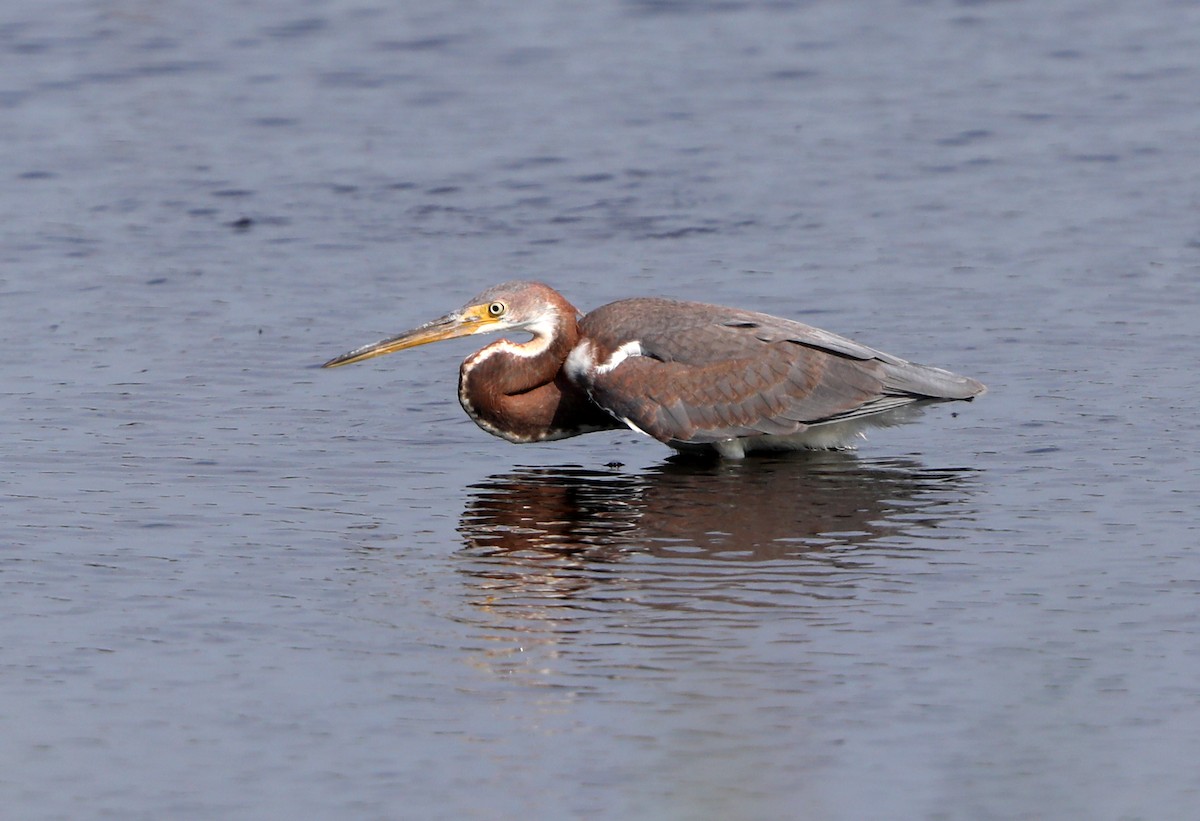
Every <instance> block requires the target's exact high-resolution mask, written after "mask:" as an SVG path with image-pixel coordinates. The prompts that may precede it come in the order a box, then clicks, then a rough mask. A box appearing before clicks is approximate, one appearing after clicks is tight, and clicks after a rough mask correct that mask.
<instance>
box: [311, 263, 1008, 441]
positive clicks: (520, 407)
mask: <svg viewBox="0 0 1200 821" xmlns="http://www.w3.org/2000/svg"><path fill="white" fill-rule="evenodd" d="M503 330H522V331H526V332H528V333H531V334H532V335H533V338H532V339H531V340H530V341H528V342H525V343H522V344H519V343H514V342H511V341H508V340H503V339H502V340H500V341H497V342H494V343H492V344H491V345H488V346H487V347H485V348H483V349H481V350H479V351H477V352H476V353H474V354H472V355H471V356H469V357H467V359H466V360H465V361H464V362H463V364H462V368H461V370H460V373H459V400H460V402H461V403H462V406H463V408H464V409H465V410H466V412H467V413H468V415H470V416H471V418H472V419H474V420H475V422H476V423H477V424H478V425H479V426H480V427H481V428H483V429H484V430H486V431H488V432H489V433H493V434H495V435H497V436H501V437H503V438H505V439H508V440H509V441H513V442H534V441H544V440H549V439H562V438H566V437H568V436H576V435H578V434H581V433H587V432H590V431H596V430H606V429H612V428H621V427H626V426H628V427H629V428H632V429H634V430H637V431H640V432H642V433H645V434H647V435H649V436H652V437H654V438H655V439H658V440H659V441H661V442H663V443H665V444H667V445H670V446H671V447H674V448H677V449H680V450H688V449H709V450H715V451H717V452H718V453H720V454H721V455H723V456H729V457H735V458H736V457H740V456H743V455H744V454H745V453H746V452H748V451H752V450H781V449H793V448H813V447H818V448H819V447H842V446H845V445H846V444H848V443H849V442H850V441H852V440H853V438H854V437H855V436H857V435H860V434H861V432H862V430H863V428H865V427H868V426H871V425H887V424H895V423H897V422H900V421H905V418H904V416H905V412H906V411H908V410H911V409H913V408H917V407H920V406H921V405H925V404H929V403H931V402H941V401H950V400H969V399H972V398H973V397H975V396H977V395H979V394H981V393H983V391H984V386H983V385H982V384H981V383H979V382H977V381H975V380H974V379H970V378H968V377H965V376H959V375H957V374H953V373H950V372H949V371H945V370H942V369H940V368H933V367H930V366H927V365H919V364H916V363H913V362H908V361H905V360H903V359H900V358H898V357H895V356H891V355H889V354H885V353H883V352H881V351H877V350H874V349H873V348H868V347H866V346H865V345H860V344H858V343H857V342H854V341H852V340H849V339H846V338H845V337H841V336H838V335H836V334H832V333H829V332H828V331H822V330H820V329H819V328H813V327H811V326H809V325H805V324H803V323H800V322H795V321H793V320H788V319H781V318H779V317H774V316H770V315H768V314H760V313H755V312H752V311H743V310H739V309H736V308H724V307H721V306H716V305H705V304H702V303H697V302H678V301H674V300H667V299H626V300H621V301H618V302H613V303H610V304H608V305H604V306H602V307H600V308H597V309H596V310H595V311H592V312H591V313H589V314H587V315H586V316H583V317H580V314H579V312H578V311H577V310H576V309H575V307H574V306H573V305H571V304H570V303H569V302H567V301H566V299H564V298H563V297H562V295H561V294H559V293H558V292H557V291H555V290H554V289H552V288H550V287H549V286H547V285H543V284H541V283H537V282H508V283H505V284H503V285H498V286H496V287H494V288H490V289H488V290H486V291H484V292H483V293H482V294H480V295H479V296H477V297H476V298H475V299H473V300H471V301H470V302H468V303H467V305H466V306H464V307H463V308H462V309H460V310H458V311H455V312H452V313H450V314H447V315H446V316H444V317H441V318H440V319H437V320H434V321H433V322H430V323H427V324H426V325H422V326H421V327H419V328H416V329H414V330H412V331H408V332H406V333H404V334H400V335H399V336H396V337H391V338H389V339H385V340H382V341H380V342H377V343H374V344H372V345H367V346H365V347H363V348H359V349H357V350H354V351H351V352H350V353H348V354H345V355H343V356H340V357H337V358H335V359H333V360H330V361H329V362H327V363H326V367H332V366H337V365H344V364H347V363H349V362H357V361H361V360H363V359H367V358H370V357H373V356H379V355H382V354H385V353H390V352H392V351H397V350H402V349H404V348H410V347H414V346H416V345H422V344H425V343H428V342H434V341H437V340H439V339H449V338H452V337H456V336H465V335H469V334H476V333H487V332H492V331H503Z"/></svg>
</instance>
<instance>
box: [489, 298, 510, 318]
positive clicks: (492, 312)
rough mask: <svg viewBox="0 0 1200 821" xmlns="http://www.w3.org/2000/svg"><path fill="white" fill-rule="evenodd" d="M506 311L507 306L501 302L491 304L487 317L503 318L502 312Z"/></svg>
mask: <svg viewBox="0 0 1200 821" xmlns="http://www.w3.org/2000/svg"><path fill="white" fill-rule="evenodd" d="M507 310H508V306H507V305H505V304H504V303H503V302H493V303H492V304H491V305H489V306H488V316H490V317H492V318H493V319H495V318H498V317H502V316H504V312H505V311H507Z"/></svg>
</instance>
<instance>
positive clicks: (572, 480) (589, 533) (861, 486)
mask: <svg viewBox="0 0 1200 821" xmlns="http://www.w3.org/2000/svg"><path fill="white" fill-rule="evenodd" d="M967 475H968V472H967V471H965V470H961V469H943V470H934V469H929V468H925V467H922V466H921V465H919V464H917V463H915V462H913V461H910V460H903V459H882V460H862V459H859V458H858V457H856V456H855V455H853V454H850V453H844V452H823V453H813V454H811V455H809V456H808V457H807V458H804V459H795V458H793V459H783V458H766V459H761V460H754V461H751V462H739V463H729V462H724V463H722V462H714V463H711V464H709V465H703V466H702V465H697V464H695V463H687V464H686V465H680V464H678V463H675V462H667V463H665V464H663V465H659V466H656V467H654V468H652V469H651V470H648V471H646V472H644V473H639V474H625V473H614V472H604V471H595V470H585V469H582V468H571V467H558V468H523V469H520V470H516V471H513V472H512V473H507V474H503V475H499V476H495V477H492V478H491V479H489V480H487V481H485V482H481V483H479V484H477V485H475V486H473V489H472V498H471V500H470V502H469V503H468V504H467V507H466V509H465V510H464V511H463V514H462V518H461V521H460V525H459V529H460V532H461V533H462V535H463V537H464V538H465V540H466V542H467V547H468V550H469V551H470V552H471V553H472V554H474V555H476V556H480V557H498V558H503V557H507V558H510V559H513V560H517V561H520V560H522V559H524V558H535V557H537V556H546V555H552V556H559V557H568V556H573V557H575V558H576V559H581V560H584V561H600V562H603V561H614V560H619V559H620V558H621V557H622V556H625V555H628V554H630V553H638V554H649V555H651V556H654V557H661V558H691V559H696V558H705V559H717V560H729V561H767V560H778V559H789V558H797V557H804V558H805V559H808V560H815V561H825V562H834V563H836V562H840V561H845V562H850V563H853V562H854V558H853V551H847V549H846V548H854V547H860V546H862V545H866V544H869V543H872V542H877V541H880V540H882V539H885V538H886V537H889V536H894V537H897V538H898V539H899V538H903V537H904V536H905V535H906V534H908V533H910V532H915V531H918V530H921V529H927V528H932V527H936V526H937V524H938V521H939V519H940V518H941V517H940V516H939V512H940V510H941V509H942V508H945V507H947V506H951V505H955V504H956V503H958V502H960V501H961V496H962V488H961V484H962V482H963V480H964V479H965V478H966V477H967ZM955 512H956V513H958V514H959V515H961V510H957V511H955ZM947 514H950V511H947ZM950 515H953V514H950Z"/></svg>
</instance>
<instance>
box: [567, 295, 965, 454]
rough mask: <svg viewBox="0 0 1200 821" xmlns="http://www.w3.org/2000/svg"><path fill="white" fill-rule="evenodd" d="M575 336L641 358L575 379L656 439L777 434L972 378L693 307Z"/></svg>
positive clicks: (795, 328)
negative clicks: (631, 345)
mask: <svg viewBox="0 0 1200 821" xmlns="http://www.w3.org/2000/svg"><path fill="white" fill-rule="evenodd" d="M581 330H582V331H583V332H584V336H585V338H587V339H590V340H592V342H593V344H594V345H595V346H596V348H597V350H598V351H600V352H604V351H615V350H617V349H618V348H619V347H620V346H622V345H628V343H630V342H637V343H638V345H637V348H636V350H638V351H639V352H640V355H636V356H625V357H624V358H621V359H620V360H619V361H616V360H609V362H608V364H609V365H610V367H603V365H605V363H604V362H597V363H596V364H597V365H599V366H600V367H594V368H592V369H590V370H589V371H588V372H586V373H583V374H581V375H580V377H579V378H580V381H581V382H582V383H584V384H583V386H584V387H585V388H586V389H587V390H588V392H589V394H590V395H591V396H592V399H593V400H594V401H595V402H596V403H597V404H598V405H600V406H601V407H602V408H604V409H605V410H607V411H608V412H609V413H611V414H613V415H614V416H616V417H617V418H618V419H622V420H624V421H625V422H626V423H627V424H629V425H631V426H633V427H635V428H637V429H639V430H641V431H643V432H645V433H647V434H649V435H651V436H653V437H655V438H656V439H659V440H661V441H664V442H665V441H671V440H674V441H680V442H713V441H718V440H721V439H730V438H735V437H742V436H754V435H758V434H784V435H786V434H791V433H797V432H799V431H802V430H805V429H806V428H807V427H809V426H812V425H817V424H823V423H828V422H833V421H838V420H842V419H851V418H856V417H861V416H869V415H873V414H877V413H882V412H884V411H887V410H891V409H894V408H897V407H900V406H903V405H907V404H911V403H913V402H916V401H920V400H922V399H935V398H966V397H967V396H970V395H974V393H977V392H978V390H974V391H969V388H970V386H969V385H968V384H966V383H971V384H973V385H976V386H978V383H975V382H974V381H973V380H966V379H965V377H958V376H956V375H954V374H951V373H949V372H948V371H942V370H940V369H936V368H926V367H925V366H922V365H916V364H914V363H909V362H905V361H904V360H902V359H898V358H896V357H893V356H890V355H888V354H884V353H882V352H880V351H876V350H874V349H872V348H868V347H866V346H865V345H860V344H858V343H856V342H854V341H852V340H849V339H846V338H844V337H840V336H838V335H836V334H831V333H829V332H827V331H822V330H820V329H817V328H812V327H811V326H808V325H804V324H803V323H799V322H792V321H789V320H785V319H779V318H777V317H771V316H768V315H765V314H757V313H752V312H749V311H738V310H736V309H729V308H720V307H717V306H710V305H702V304H698V303H679V302H671V301H667V300H641V299H639V300H625V301H623V302H618V303H613V304H612V305H609V306H605V307H604V308H602V309H599V310H597V311H594V312H593V313H591V314H589V315H588V316H587V317H585V318H584V321H583V323H581ZM629 349H630V348H629V347H627V348H626V350H627V351H628V350H629ZM613 362H615V364H613ZM963 380H965V381H963ZM978 387H979V388H980V389H981V388H982V386H978ZM960 394H961V395H960Z"/></svg>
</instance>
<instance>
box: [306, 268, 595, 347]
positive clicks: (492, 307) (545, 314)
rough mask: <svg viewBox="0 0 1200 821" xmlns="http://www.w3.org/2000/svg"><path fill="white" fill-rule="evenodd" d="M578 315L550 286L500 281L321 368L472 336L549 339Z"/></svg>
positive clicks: (538, 283) (537, 283)
mask: <svg viewBox="0 0 1200 821" xmlns="http://www.w3.org/2000/svg"><path fill="white" fill-rule="evenodd" d="M577 315H578V311H576V309H575V306H573V305H572V304H571V303H569V302H567V300H566V299H564V298H563V296H562V295H561V294H559V293H558V292H557V291H555V290H554V289H553V288H551V287H550V286H549V285H544V284H542V283H540V282H520V281H517V282H505V283H503V284H502V285H494V286H492V287H491V288H488V289H487V290H486V291H484V292H483V293H481V294H479V295H477V296H475V297H474V298H472V299H470V300H468V301H467V304H466V305H464V306H463V307H461V308H459V309H458V310H457V311H451V312H450V313H448V314H446V315H445V316H441V317H438V318H437V319H435V320H433V321H431V322H426V323H425V324H424V325H421V326H419V327H416V328H413V329H412V330H411V331H405V332H404V333H402V334H397V335H396V336H390V337H388V338H387V339H381V340H379V341H378V342H372V343H371V344H370V345H364V346H362V347H361V348H355V349H354V350H352V351H350V352H349V353H344V354H342V355H341V356H336V357H334V358H333V359H331V360H329V361H328V362H326V363H325V364H324V365H322V366H321V367H323V368H336V367H338V366H339V365H349V364H351V363H352V362H361V361H363V360H364V359H371V358H372V357H376V356H383V355H384V354H389V353H394V352H395V351H402V350H404V349H405V348H415V347H417V346H418V345H427V344H429V343H430V342H439V341H441V340H443V339H456V338H458V337H460V336H473V335H474V334H487V333H501V332H504V331H526V332H528V333H531V334H533V335H534V336H535V337H539V336H540V337H546V338H548V337H550V336H553V334H554V333H555V328H556V327H557V325H558V324H559V323H560V322H562V321H564V320H568V319H569V320H574V319H575V317H576V316H577Z"/></svg>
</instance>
